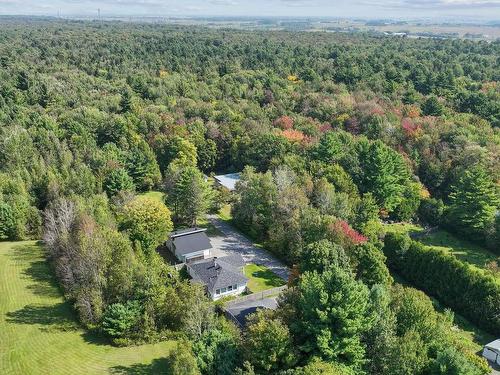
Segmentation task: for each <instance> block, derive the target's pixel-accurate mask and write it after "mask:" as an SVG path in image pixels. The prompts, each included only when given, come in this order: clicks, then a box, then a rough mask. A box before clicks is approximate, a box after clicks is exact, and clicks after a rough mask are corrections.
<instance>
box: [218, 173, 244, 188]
mask: <svg viewBox="0 0 500 375" xmlns="http://www.w3.org/2000/svg"><path fill="white" fill-rule="evenodd" d="M214 178H215V180H217V182H218V183H219V184H221V185H222V186H224V187H225V188H226V189H228V190H234V188H235V185H236V183H237V182H238V181H239V180H240V178H241V175H240V173H229V174H222V175H219V176H214Z"/></svg>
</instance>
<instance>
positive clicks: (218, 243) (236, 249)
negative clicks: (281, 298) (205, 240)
mask: <svg viewBox="0 0 500 375" xmlns="http://www.w3.org/2000/svg"><path fill="white" fill-rule="evenodd" d="M208 219H209V220H210V222H211V223H212V224H213V225H214V226H215V227H216V228H217V229H218V230H219V231H221V232H222V233H223V234H224V235H223V236H213V237H210V242H211V243H212V255H213V256H216V257H223V256H225V255H231V254H241V255H242V256H243V259H244V260H245V263H254V264H259V265H263V266H265V267H267V268H269V269H270V270H271V271H272V272H274V273H275V274H276V275H278V276H279V277H281V278H282V279H283V280H285V281H288V276H289V275H290V270H289V269H288V267H287V266H285V265H284V264H283V263H282V262H281V261H279V260H278V259H276V258H275V257H274V256H272V255H271V254H270V253H268V252H267V251H266V250H264V249H260V248H258V247H256V246H255V245H254V244H253V243H252V241H250V240H249V239H248V238H246V237H245V236H244V235H242V234H241V233H240V232H238V231H237V230H236V229H234V228H233V227H232V226H231V225H229V224H228V223H226V222H224V221H223V220H221V219H220V218H219V217H217V216H215V215H210V216H209V217H208Z"/></svg>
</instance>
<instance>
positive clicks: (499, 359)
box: [483, 348, 500, 365]
mask: <svg viewBox="0 0 500 375" xmlns="http://www.w3.org/2000/svg"><path fill="white" fill-rule="evenodd" d="M483 357H484V358H486V359H488V360H490V361H491V362H493V363H498V364H499V365H500V354H499V353H497V352H495V351H493V350H491V349H488V348H484V349H483Z"/></svg>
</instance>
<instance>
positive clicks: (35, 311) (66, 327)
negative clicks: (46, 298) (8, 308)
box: [6, 302, 78, 331]
mask: <svg viewBox="0 0 500 375" xmlns="http://www.w3.org/2000/svg"><path fill="white" fill-rule="evenodd" d="M6 317H7V319H6V321H7V323H15V324H38V325H41V326H42V327H40V329H41V330H43V331H51V330H57V331H74V330H76V329H78V324H77V323H76V322H75V320H74V319H73V311H72V308H71V306H70V305H69V303H67V302H61V303H57V304H54V305H26V306H24V307H23V308H22V309H20V310H17V311H12V312H8V313H7V314H6Z"/></svg>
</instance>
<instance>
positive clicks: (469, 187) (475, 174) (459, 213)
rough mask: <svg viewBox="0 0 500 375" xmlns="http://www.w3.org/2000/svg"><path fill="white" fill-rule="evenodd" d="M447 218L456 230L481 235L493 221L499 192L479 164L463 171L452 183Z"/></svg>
mask: <svg viewBox="0 0 500 375" xmlns="http://www.w3.org/2000/svg"><path fill="white" fill-rule="evenodd" d="M450 201H451V206H450V209H449V213H448V218H449V220H450V221H451V223H452V224H453V225H454V226H455V227H457V229H460V230H464V231H465V232H467V233H469V234H475V235H477V234H481V235H483V234H484V231H485V229H486V228H487V227H488V226H489V225H491V224H492V223H493V221H494V220H495V214H496V212H497V209H498V205H499V196H498V191H497V190H496V188H495V185H494V184H493V181H492V180H491V177H490V176H489V175H488V174H487V172H486V171H485V170H484V168H482V167H476V168H473V169H470V170H467V171H465V173H464V175H463V176H462V177H461V178H460V180H459V181H458V183H457V184H456V185H454V186H452V193H451V194H450Z"/></svg>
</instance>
